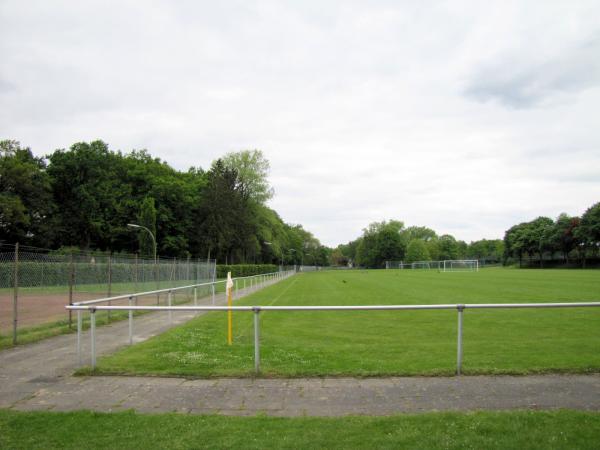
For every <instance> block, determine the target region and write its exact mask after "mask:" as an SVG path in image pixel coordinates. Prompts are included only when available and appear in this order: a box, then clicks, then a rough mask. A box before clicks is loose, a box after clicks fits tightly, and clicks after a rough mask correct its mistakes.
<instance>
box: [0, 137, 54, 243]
mask: <svg viewBox="0 0 600 450" xmlns="http://www.w3.org/2000/svg"><path fill="white" fill-rule="evenodd" d="M55 209H56V208H55V203H54V201H53V198H52V190H51V185H50V177H49V176H48V174H47V172H46V164H45V163H44V161H43V159H41V158H36V157H35V156H33V153H32V152H31V150H30V149H29V148H22V147H21V146H20V144H19V142H17V141H11V140H4V141H0V240H5V241H8V242H16V241H20V242H22V243H29V244H32V245H38V246H42V247H49V246H50V245H52V241H53V237H54V230H55V223H54V219H53V213H54V211H55Z"/></svg>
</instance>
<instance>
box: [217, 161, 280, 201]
mask: <svg viewBox="0 0 600 450" xmlns="http://www.w3.org/2000/svg"><path fill="white" fill-rule="evenodd" d="M222 161H223V164H224V165H225V167H227V168H229V169H234V170H235V171H236V172H237V174H238V182H239V191H240V193H241V195H242V197H243V198H244V199H245V200H248V199H250V200H252V201H254V202H256V203H260V204H262V203H264V202H266V201H267V200H269V199H270V198H272V197H273V193H274V191H273V188H272V187H271V186H270V185H269V181H268V179H267V177H268V175H269V169H270V165H269V161H268V160H267V159H266V158H265V156H264V155H263V152H262V151H260V150H243V151H240V152H234V153H228V154H226V155H225V156H224V157H223V158H222Z"/></svg>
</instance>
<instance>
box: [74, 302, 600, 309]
mask: <svg viewBox="0 0 600 450" xmlns="http://www.w3.org/2000/svg"><path fill="white" fill-rule="evenodd" d="M584 307H600V302H572V303H466V304H461V303H458V304H439V305H344V306H341V305H340V306H336V305H330V306H326V305H320V306H259V305H257V306H231V307H229V306H192V305H189V306H112V305H111V306H90V305H82V304H73V305H72V306H69V305H67V306H66V307H65V308H66V309H71V310H112V311H115V310H116V311H118V310H123V311H230V310H231V311H389V310H419V309H421V310H423V309H425V310H432V309H434V310H436V309H437V310H439V309H457V310H459V311H462V310H464V309H500V308H584Z"/></svg>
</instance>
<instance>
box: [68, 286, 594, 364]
mask: <svg viewBox="0 0 600 450" xmlns="http://www.w3.org/2000/svg"><path fill="white" fill-rule="evenodd" d="M288 276H289V275H288ZM587 307H600V302H573V303H470V304H440V305H357V306H232V307H228V306H191V305H190V306H131V305H130V306H86V305H73V306H67V308H70V309H74V310H77V313H78V317H79V316H80V315H81V311H82V310H89V311H90V315H91V318H92V320H91V327H90V330H91V331H90V337H91V347H92V348H91V352H92V369H94V368H95V367H96V350H95V320H94V314H95V312H96V310H109V309H112V310H123V311H129V312H130V317H131V314H132V313H133V311H169V312H172V311H246V312H253V313H254V371H255V373H257V374H258V373H260V321H259V315H260V312H261V311H406V310H445V309H456V311H457V313H458V327H457V328H458V330H457V349H456V374H457V375H460V374H461V371H462V361H463V312H464V310H465V309H517V308H587ZM131 332H132V330H131V319H130V332H129V333H130V334H129V343H130V344H131V343H132V342H131ZM77 345H78V347H77V349H78V355H79V356H80V348H81V347H80V337H79V336H78V341H77ZM79 361H80V363H81V359H80V360H79Z"/></svg>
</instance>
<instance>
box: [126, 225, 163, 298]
mask: <svg viewBox="0 0 600 450" xmlns="http://www.w3.org/2000/svg"><path fill="white" fill-rule="evenodd" d="M127 226H128V227H129V228H136V229H138V228H139V229H142V230H146V231H147V232H148V234H149V235H150V237H151V238H152V244H153V245H154V275H155V276H156V289H157V290H158V289H160V280H159V276H158V260H157V256H156V238H155V237H154V234H153V233H152V231H150V230H149V229H148V228H146V227H145V226H143V225H138V224H136V223H128V224H127ZM156 295H157V297H156V301H157V303H158V298H159V297H158V296H159V295H160V294H156Z"/></svg>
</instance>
